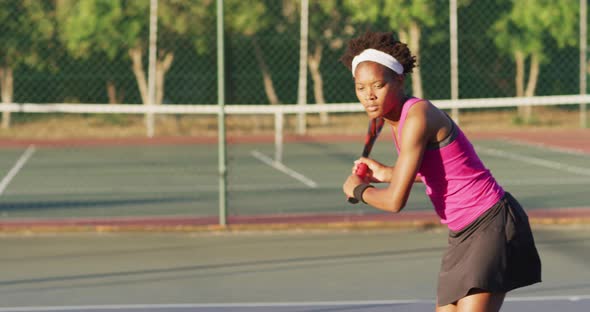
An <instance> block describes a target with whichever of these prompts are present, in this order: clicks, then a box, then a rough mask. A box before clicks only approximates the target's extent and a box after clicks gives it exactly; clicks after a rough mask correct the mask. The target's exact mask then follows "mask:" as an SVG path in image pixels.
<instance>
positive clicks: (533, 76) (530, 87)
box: [524, 53, 540, 123]
mask: <svg viewBox="0 0 590 312" xmlns="http://www.w3.org/2000/svg"><path fill="white" fill-rule="evenodd" d="M539 67H540V65H539V55H538V54H537V53H533V54H532V55H531V65H530V68H529V81H528V83H527V86H526V89H525V91H524V95H525V96H534V95H535V89H536V88H537V81H538V80H539ZM532 118H533V106H532V105H527V106H525V107H524V120H525V122H526V123H530V122H531V121H532Z"/></svg>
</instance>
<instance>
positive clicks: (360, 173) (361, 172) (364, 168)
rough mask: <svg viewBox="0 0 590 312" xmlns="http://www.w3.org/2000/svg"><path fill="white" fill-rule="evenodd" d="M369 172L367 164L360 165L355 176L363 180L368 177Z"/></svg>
mask: <svg viewBox="0 0 590 312" xmlns="http://www.w3.org/2000/svg"><path fill="white" fill-rule="evenodd" d="M368 171H369V166H367V164H365V163H360V164H359V165H358V166H357V167H356V172H355V174H356V175H357V176H359V177H361V178H364V177H366V176H367V172H368Z"/></svg>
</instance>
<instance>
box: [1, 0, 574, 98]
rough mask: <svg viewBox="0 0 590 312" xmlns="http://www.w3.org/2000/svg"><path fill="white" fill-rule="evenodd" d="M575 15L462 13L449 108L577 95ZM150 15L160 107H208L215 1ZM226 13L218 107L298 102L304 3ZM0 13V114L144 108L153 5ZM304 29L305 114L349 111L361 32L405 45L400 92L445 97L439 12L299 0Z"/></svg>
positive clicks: (97, 2) (162, 1) (515, 7)
mask: <svg viewBox="0 0 590 312" xmlns="http://www.w3.org/2000/svg"><path fill="white" fill-rule="evenodd" d="M578 2H579V1H577V0H564V1H557V2H548V3H547V4H545V3H544V2H538V1H493V2H490V1H459V7H458V11H457V14H458V40H459V44H458V46H459V66H458V69H459V79H460V83H459V88H460V97H461V98H480V97H510V96H517V95H523V94H529V95H556V94H576V93H579V92H580V90H579V83H578V82H579V68H580V58H579V49H580V43H579V25H580V23H579V15H580V14H579V9H578V8H579V3H578ZM158 3H159V5H158V8H159V9H158V45H157V49H158V62H157V72H158V74H157V75H158V77H157V81H158V83H157V89H158V90H157V102H158V103H186V104H213V103H216V101H217V98H216V95H217V92H216V77H217V71H216V55H217V51H216V48H215V38H216V29H215V10H216V6H215V5H216V3H215V1H213V0H176V1H175V0H159V2H158ZM223 5H224V12H225V17H224V30H225V39H226V44H225V47H226V51H224V55H225V59H226V75H225V77H226V81H225V86H226V103H232V104H267V103H270V104H276V103H287V104H290V103H295V102H296V101H297V87H298V83H297V82H298V78H299V77H298V74H299V66H298V64H299V45H300V36H299V35H300V16H301V1H298V0H281V1H276V0H257V1H248V2H247V3H246V2H243V1H239V0H226V1H224V2H223ZM0 8H1V10H0V11H1V13H0V40H1V41H2V45H1V48H0V61H1V67H2V76H1V77H2V82H3V83H2V96H3V101H4V102H10V101H13V102H18V103H25V102H33V103H63V102H75V103H124V104H138V103H143V102H146V100H145V97H146V95H145V94H144V93H145V92H146V84H147V79H148V77H147V55H148V41H149V40H148V37H149V12H150V10H149V8H150V1H123V0H107V1H102V0H83V1H82V0H57V1H53V0H51V1H49V0H45V1H27V0H6V1H2V2H1V3H0ZM308 27H309V37H308V42H309V47H308V55H309V58H308V64H309V71H308V73H309V75H308V77H307V79H308V81H309V83H308V84H307V85H308V92H307V94H308V98H307V102H308V103H323V102H326V103H337V102H353V101H355V98H354V94H353V91H352V90H351V88H350V87H349V85H350V81H351V80H350V74H349V73H348V72H347V70H346V69H345V68H344V67H343V66H342V65H341V64H340V63H339V62H338V58H339V56H340V55H341V54H342V52H343V49H344V46H345V42H346V41H347V40H348V39H349V38H350V37H352V36H355V35H358V34H360V33H362V32H363V31H365V30H366V29H372V30H380V31H390V30H392V31H395V32H396V33H397V34H398V35H399V37H400V38H401V39H402V40H406V41H407V42H408V43H409V44H410V46H411V48H412V49H413V52H414V54H416V55H417V56H418V64H419V74H420V77H418V76H412V78H411V79H409V80H410V83H409V86H408V88H409V89H412V91H414V92H415V93H416V92H418V93H422V95H423V96H425V97H427V98H433V99H445V98H449V97H450V91H449V90H450V85H449V71H450V61H449V40H450V36H449V3H448V2H446V1H394V0H384V1H371V2H370V3H367V2H363V1H354V0H345V1H336V0H322V1H319V0H309V24H308ZM520 70H522V71H520ZM518 75H522V77H521V76H518ZM417 78H419V79H420V87H419V89H416V87H413V85H416V84H417V83H416V80H417ZM10 79H12V80H13V83H12V84H9V83H8V81H9V80H10ZM518 79H522V86H521V88H523V90H517V88H518V84H517V80H518ZM531 81H532V82H531Z"/></svg>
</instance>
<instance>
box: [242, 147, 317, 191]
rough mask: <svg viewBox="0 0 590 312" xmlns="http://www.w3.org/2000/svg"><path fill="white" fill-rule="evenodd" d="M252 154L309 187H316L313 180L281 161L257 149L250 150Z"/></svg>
mask: <svg viewBox="0 0 590 312" xmlns="http://www.w3.org/2000/svg"><path fill="white" fill-rule="evenodd" d="M250 153H251V154H252V156H254V157H255V158H256V159H258V160H260V161H262V162H263V163H265V164H267V165H269V166H271V167H273V168H275V169H277V170H278V171H280V172H282V173H284V174H286V175H288V176H290V177H292V178H293V179H295V180H297V181H299V182H301V183H303V184H305V185H307V186H309V187H311V188H316V187H318V185H317V183H315V182H314V181H312V180H311V179H309V178H307V177H306V176H304V175H302V174H301V173H299V172H297V171H294V170H292V169H290V168H289V167H287V166H285V165H283V164H282V163H280V162H278V161H274V160H272V159H271V158H270V157H268V156H266V155H264V154H262V153H261V152H259V151H256V150H254V151H252V152H250Z"/></svg>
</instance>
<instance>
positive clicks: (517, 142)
mask: <svg viewBox="0 0 590 312" xmlns="http://www.w3.org/2000/svg"><path fill="white" fill-rule="evenodd" d="M503 140H504V141H506V142H508V143H512V144H515V145H523V146H532V147H535V148H539V149H545V150H550V151H554V152H559V153H564V154H569V155H575V156H590V153H588V152H587V151H584V150H581V149H575V148H567V147H560V146H553V145H548V144H545V143H536V142H528V141H522V140H516V139H512V138H503Z"/></svg>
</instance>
